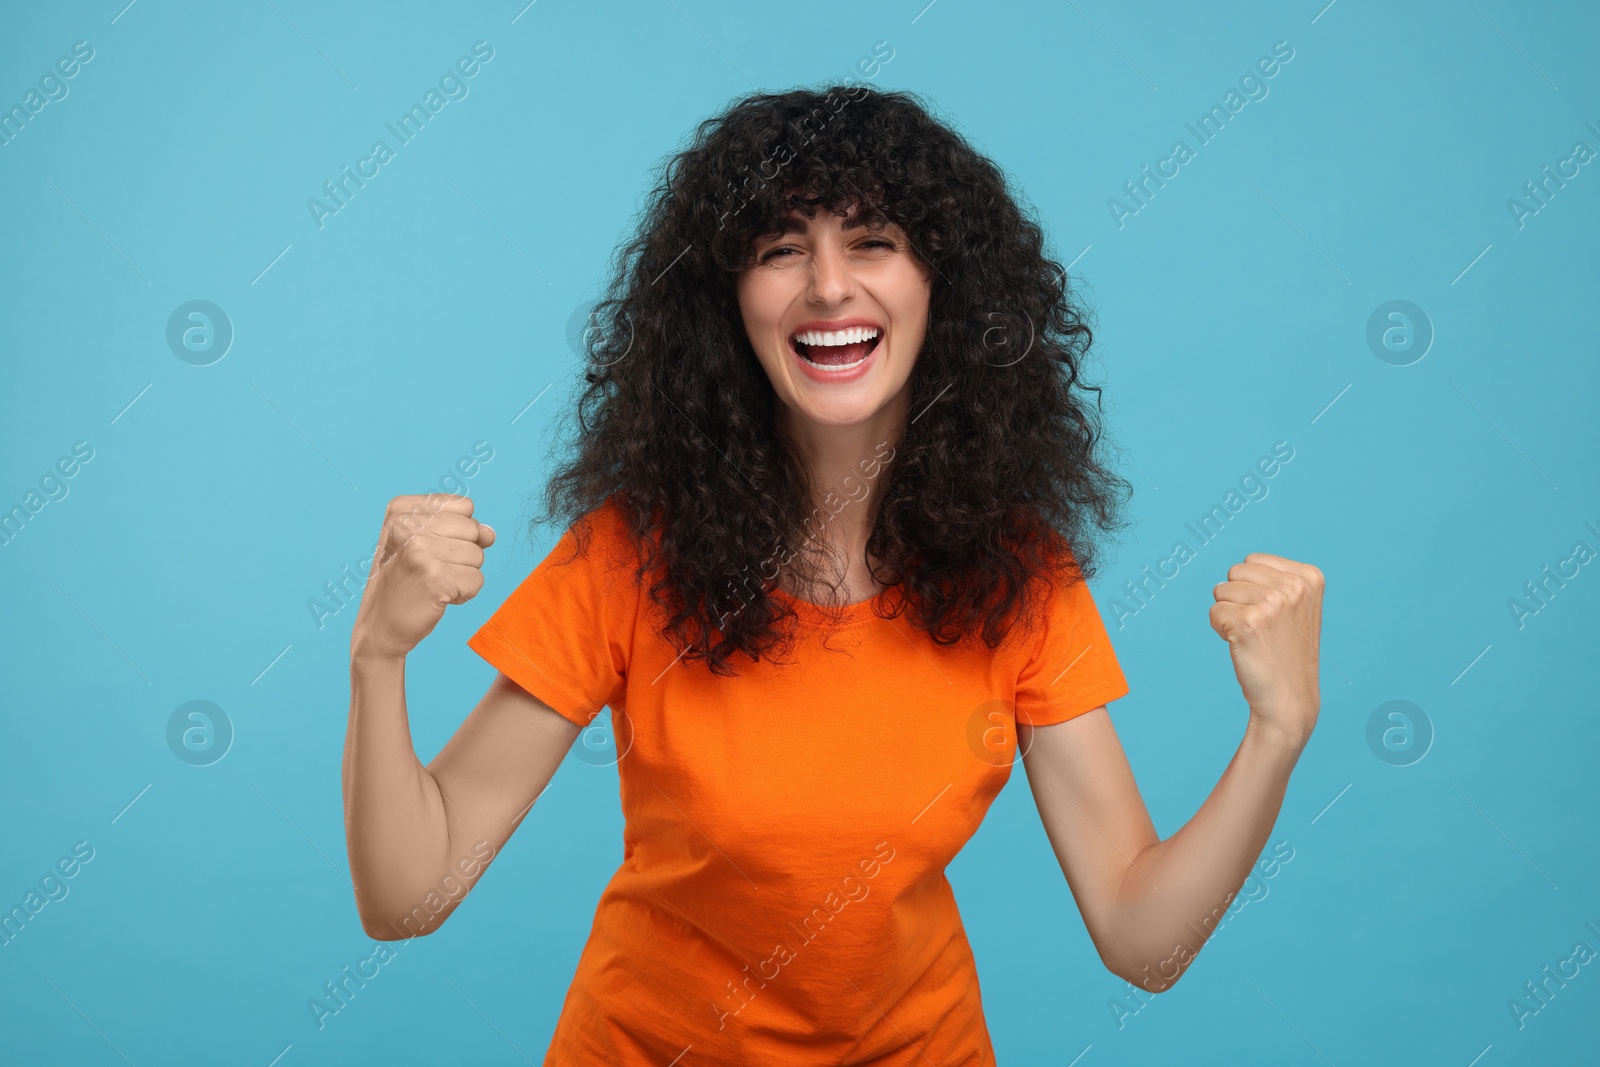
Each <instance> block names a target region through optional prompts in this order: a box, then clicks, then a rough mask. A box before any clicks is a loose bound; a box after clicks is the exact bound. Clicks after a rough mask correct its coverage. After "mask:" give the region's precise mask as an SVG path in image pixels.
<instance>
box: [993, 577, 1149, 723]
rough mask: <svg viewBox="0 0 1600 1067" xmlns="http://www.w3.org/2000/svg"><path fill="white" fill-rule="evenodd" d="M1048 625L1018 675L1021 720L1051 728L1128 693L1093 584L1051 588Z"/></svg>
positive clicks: (1077, 583)
mask: <svg viewBox="0 0 1600 1067" xmlns="http://www.w3.org/2000/svg"><path fill="white" fill-rule="evenodd" d="M1048 596H1049V599H1048V601H1047V602H1046V605H1045V610H1044V612H1043V618H1044V624H1043V627H1042V630H1041V632H1040V633H1039V634H1038V636H1037V637H1036V639H1035V641H1034V643H1033V646H1032V651H1031V653H1029V654H1028V656H1027V658H1026V659H1025V661H1024V663H1023V665H1022V669H1021V671H1020V673H1019V674H1018V676H1017V697H1016V703H1017V711H1016V714H1017V721H1018V722H1023V723H1027V724H1028V725H1030V726H1050V725H1053V724H1055V723H1058V722H1066V721H1067V720H1068V719H1072V718H1076V717H1077V716H1079V715H1082V714H1084V713H1086V712H1090V711H1093V710H1094V709H1095V708H1098V707H1099V706H1100V705H1102V704H1107V703H1109V702H1111V701H1113V700H1116V699H1117V698H1118V697H1123V696H1127V695H1128V682H1127V679H1126V678H1124V677H1123V674H1122V667H1121V666H1120V665H1119V664H1118V663H1117V656H1116V653H1115V652H1114V651H1113V650H1112V648H1111V638H1110V637H1109V636H1108V635H1107V633H1106V628H1105V623H1103V622H1102V621H1101V620H1100V612H1099V610H1098V609H1097V608H1096V607H1095V604H1094V599H1093V597H1091V596H1090V595H1089V586H1088V584H1087V583H1086V582H1083V581H1074V582H1073V583H1072V584H1071V585H1066V586H1063V585H1061V584H1060V583H1059V581H1058V583H1057V584H1056V586H1055V587H1054V588H1053V589H1051V590H1050V592H1049V594H1048Z"/></svg>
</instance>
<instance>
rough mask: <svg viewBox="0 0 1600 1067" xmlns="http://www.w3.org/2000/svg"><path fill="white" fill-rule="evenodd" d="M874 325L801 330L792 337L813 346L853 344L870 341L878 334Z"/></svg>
mask: <svg viewBox="0 0 1600 1067" xmlns="http://www.w3.org/2000/svg"><path fill="white" fill-rule="evenodd" d="M878 332H879V331H878V328H877V327H876V326H851V327H848V328H846V329H843V330H803V331H801V332H800V333H797V334H795V335H794V339H795V340H796V341H797V342H799V343H800V344H803V345H809V346H811V347H813V348H815V347H824V348H826V347H829V346H833V345H853V344H859V343H860V342H862V341H870V340H872V338H874V337H876V336H878Z"/></svg>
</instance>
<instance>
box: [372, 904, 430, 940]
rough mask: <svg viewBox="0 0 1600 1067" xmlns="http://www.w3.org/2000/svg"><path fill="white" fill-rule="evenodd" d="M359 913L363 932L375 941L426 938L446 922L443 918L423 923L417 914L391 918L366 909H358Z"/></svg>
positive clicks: (411, 913)
mask: <svg viewBox="0 0 1600 1067" xmlns="http://www.w3.org/2000/svg"><path fill="white" fill-rule="evenodd" d="M357 911H358V913H359V915H360V918H361V929H362V931H363V932H364V933H366V935H367V936H368V937H370V938H372V939H373V940H374V941H409V940H411V939H412V938H414V937H426V936H428V935H429V934H431V933H433V932H434V931H435V930H437V929H439V927H440V925H441V924H442V923H443V922H444V918H443V917H442V916H440V917H438V918H437V921H423V920H422V919H419V917H418V914H417V913H416V912H410V913H408V914H405V915H398V916H393V917H391V916H389V915H386V914H384V913H381V912H376V911H371V910H368V909H366V908H358V909H357ZM424 914H426V913H424Z"/></svg>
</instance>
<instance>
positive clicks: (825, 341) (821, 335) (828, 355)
mask: <svg viewBox="0 0 1600 1067" xmlns="http://www.w3.org/2000/svg"><path fill="white" fill-rule="evenodd" d="M882 340H883V331H882V330H881V329H879V328H878V327H876V326H849V327H846V328H845V329H843V330H801V331H800V332H799V333H796V334H794V335H793V336H792V337H790V338H789V344H790V345H791V346H793V348H794V351H795V354H796V355H797V356H799V357H800V358H801V359H803V360H805V361H806V362H807V363H809V364H811V365H812V366H813V367H816V368H818V369H820V370H825V371H841V370H849V369H850V368H851V367H855V366H858V365H860V364H861V363H862V362H864V361H865V360H866V359H867V357H868V356H870V355H872V353H873V351H874V350H875V349H876V348H877V347H878V342H880V341H882Z"/></svg>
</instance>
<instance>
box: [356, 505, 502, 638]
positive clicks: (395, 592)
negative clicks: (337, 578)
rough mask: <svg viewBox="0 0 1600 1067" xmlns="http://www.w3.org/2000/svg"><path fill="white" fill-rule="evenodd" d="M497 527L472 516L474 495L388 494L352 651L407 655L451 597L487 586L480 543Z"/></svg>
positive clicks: (458, 600) (490, 540)
mask: <svg viewBox="0 0 1600 1067" xmlns="http://www.w3.org/2000/svg"><path fill="white" fill-rule="evenodd" d="M492 544H494V528H493V527H491V526H486V525H484V524H483V523H481V522H478V521H477V520H476V519H474V518H473V517H472V501H471V499H469V498H467V497H464V496H456V495H454V494H452V493H429V494H427V495H425V496H397V497H395V498H394V499H393V500H391V501H389V507H388V510H387V511H386V512H385V513H384V517H383V529H382V530H381V531H380V532H379V534H378V551H377V553H376V554H375V555H374V557H373V564H372V574H371V576H370V577H369V578H368V580H367V587H366V590H365V592H364V593H363V594H362V597H361V609H360V611H358V612H357V613H356V621H355V624H354V626H353V627H352V628H351V633H350V651H351V654H352V655H356V654H358V653H365V654H372V655H377V656H386V657H403V656H405V655H406V654H407V653H408V652H410V651H411V650H412V649H413V648H415V647H416V646H417V644H418V643H419V642H420V641H421V640H422V639H423V638H424V637H427V636H428V634H430V633H431V632H432V631H433V628H434V626H436V625H437V624H438V622H439V620H440V619H441V618H443V617H444V609H445V605H447V604H464V603H466V602H467V601H468V600H471V599H472V598H473V597H474V596H476V595H477V594H478V590H480V589H482V588H483V571H482V569H481V568H482V567H483V550H484V549H486V548H488V547H489V546H490V545H492Z"/></svg>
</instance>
